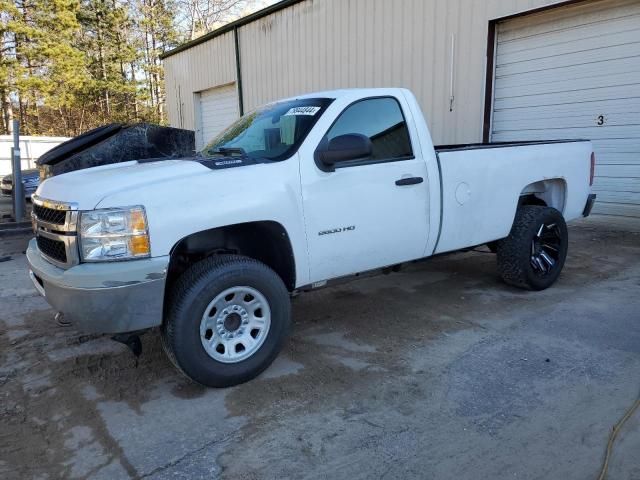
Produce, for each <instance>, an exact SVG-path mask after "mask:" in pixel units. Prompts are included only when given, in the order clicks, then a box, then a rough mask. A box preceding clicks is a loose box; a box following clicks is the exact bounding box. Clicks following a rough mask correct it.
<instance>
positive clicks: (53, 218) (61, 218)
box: [33, 203, 67, 225]
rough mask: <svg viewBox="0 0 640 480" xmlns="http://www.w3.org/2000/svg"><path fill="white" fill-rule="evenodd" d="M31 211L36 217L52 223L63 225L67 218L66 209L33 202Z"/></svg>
mask: <svg viewBox="0 0 640 480" xmlns="http://www.w3.org/2000/svg"><path fill="white" fill-rule="evenodd" d="M33 213H34V214H35V216H36V219H38V220H41V221H43V222H46V223H50V224H52V225H64V224H65V222H66V220H67V211H66V210H55V209H53V208H47V207H44V206H42V205H37V204H35V203H34V204H33Z"/></svg>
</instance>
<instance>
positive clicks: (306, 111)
mask: <svg viewBox="0 0 640 480" xmlns="http://www.w3.org/2000/svg"><path fill="white" fill-rule="evenodd" d="M320 108H321V107H293V108H292V109H291V110H289V111H288V112H287V113H285V114H284V116H285V117H286V116H289V115H311V116H313V115H315V114H316V113H318V112H319V111H320Z"/></svg>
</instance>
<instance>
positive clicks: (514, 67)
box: [164, 0, 640, 218]
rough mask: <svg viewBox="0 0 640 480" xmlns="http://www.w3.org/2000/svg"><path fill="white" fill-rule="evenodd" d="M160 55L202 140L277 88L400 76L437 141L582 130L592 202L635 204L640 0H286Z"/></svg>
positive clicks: (183, 123) (386, 82)
mask: <svg viewBox="0 0 640 480" xmlns="http://www.w3.org/2000/svg"><path fill="white" fill-rule="evenodd" d="M164 66H165V75H166V89H167V107H168V113H169V120H170V123H171V125H172V126H176V127H182V128H189V129H194V130H195V131H196V139H197V144H198V147H200V146H202V145H203V144H204V143H206V142H207V141H209V140H210V139H212V138H213V136H214V135H215V134H217V133H218V132H220V131H221V129H223V128H224V127H225V126H227V125H228V124H229V123H230V122H231V121H233V120H234V119H236V118H237V117H238V116H239V115H240V114H242V113H243V112H246V111H249V110H251V109H253V108H255V107H257V106H259V105H261V104H264V103H267V102H269V101H272V100H275V99H278V98H282V97H288V96H293V95H297V94H302V93H308V92H312V91H317V90H325V89H335V88H343V87H383V86H385V87H407V88H409V89H411V90H412V91H413V92H414V93H415V94H416V96H417V97H418V100H419V102H420V103H421V105H422V108H423V109H424V112H425V115H426V116H427V118H428V122H429V125H430V128H431V131H432V134H433V136H434V141H435V142H436V143H437V144H444V143H446V144H449V143H470V142H479V141H507V140H535V139H545V140H547V139H549V140H550V139H562V138H589V139H592V140H593V141H594V144H595V148H596V154H597V160H598V166H597V170H596V183H595V187H594V188H595V190H596V192H597V193H598V198H599V202H598V204H597V206H596V209H595V211H596V212H598V213H603V214H615V215H624V216H630V217H638V218H640V0H584V1H569V2H566V1H564V2H562V1H549V0H546V1H545V0H287V1H283V2H280V3H277V4H275V5H273V6H271V7H269V8H267V9H265V10H262V11H260V12H257V13H255V14H253V15H251V16H249V17H246V18H243V19H241V20H239V21H237V22H234V23H232V24H229V25H227V26H225V27H223V28H221V29H219V30H217V31H214V32H211V33H209V34H207V35H205V36H203V37H201V38H198V39H196V40H194V41H192V42H190V43H187V44H185V45H183V46H180V47H179V48H176V49H175V50H173V51H171V52H169V53H167V54H166V55H165V57H164Z"/></svg>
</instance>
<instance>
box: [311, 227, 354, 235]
mask: <svg viewBox="0 0 640 480" xmlns="http://www.w3.org/2000/svg"><path fill="white" fill-rule="evenodd" d="M355 229H356V226H355V225H351V226H350V227H343V228H334V229H333V230H323V231H322V232H318V235H319V236H322V235H333V234H334V233H343V232H353V231H354V230H355Z"/></svg>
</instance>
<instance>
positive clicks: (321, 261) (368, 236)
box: [300, 97, 429, 282]
mask: <svg viewBox="0 0 640 480" xmlns="http://www.w3.org/2000/svg"><path fill="white" fill-rule="evenodd" d="M404 108H405V111H406V106H405V107H404ZM412 136H413V138H415V130H414V129H413V125H409V124H408V123H407V121H406V120H405V115H404V113H403V106H402V105H401V103H400V102H399V101H398V99H396V98H394V97H375V98H367V99H364V100H359V101H357V102H355V103H352V104H351V105H349V106H348V107H346V108H345V110H344V111H343V112H342V113H341V114H340V116H339V117H338V118H337V120H336V121H335V122H334V123H333V125H332V126H331V127H330V128H329V130H328V131H327V132H326V135H325V137H324V138H323V139H322V142H320V145H319V148H320V149H326V148H328V147H327V146H328V145H330V146H333V147H336V146H338V147H339V146H340V141H341V139H345V138H346V139H347V140H348V139H349V137H351V138H352V139H353V138H355V137H358V139H360V140H364V141H367V140H366V139H369V140H370V142H371V143H370V144H368V145H369V147H370V155H368V156H367V157H366V158H361V159H358V160H355V161H346V162H340V163H335V164H334V165H333V168H331V167H330V168H327V165H326V164H324V163H322V162H321V161H319V160H318V158H319V155H318V151H316V155H315V159H314V158H308V156H305V157H302V158H301V159H300V162H301V169H300V170H301V182H302V198H303V207H304V216H305V228H306V232H307V240H308V246H309V260H310V275H311V280H312V282H316V281H321V280H328V279H331V278H338V277H341V276H345V275H349V274H353V273H358V272H364V271H367V270H371V269H374V268H379V267H385V266H390V265H394V264H397V263H401V262H404V261H408V260H413V259H417V258H420V257H422V256H423V254H424V249H425V246H426V243H427V238H428V233H429V208H428V207H429V205H428V202H429V190H428V184H427V167H426V162H425V160H424V158H422V154H421V153H420V148H419V145H418V144H417V141H416V142H413V143H414V144H413V145H412ZM338 137H339V138H338ZM364 137H366V139H365V138H364ZM336 138H338V140H336V141H335V142H333V143H331V142H332V140H334V139H336ZM343 144H344V143H343ZM331 170H333V171H331Z"/></svg>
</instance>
